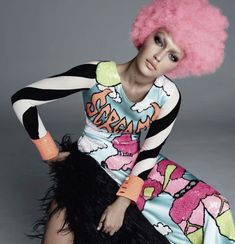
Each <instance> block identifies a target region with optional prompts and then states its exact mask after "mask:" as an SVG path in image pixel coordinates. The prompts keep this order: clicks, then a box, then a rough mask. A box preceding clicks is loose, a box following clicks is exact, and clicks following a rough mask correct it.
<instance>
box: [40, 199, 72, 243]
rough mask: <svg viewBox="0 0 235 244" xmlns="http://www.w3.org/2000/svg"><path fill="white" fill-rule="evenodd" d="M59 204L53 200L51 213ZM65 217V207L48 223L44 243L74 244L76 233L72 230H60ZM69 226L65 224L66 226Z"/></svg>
mask: <svg viewBox="0 0 235 244" xmlns="http://www.w3.org/2000/svg"><path fill="white" fill-rule="evenodd" d="M56 206H57V203H56V201H55V200H54V199H53V200H52V202H51V208H50V211H49V213H51V212H52V211H53V210H54V209H55V208H56ZM64 219H65V209H63V210H59V211H58V212H56V213H55V214H53V215H52V217H51V218H50V219H49V221H48V222H47V224H46V228H45V233H44V236H43V240H42V244H55V243H56V244H72V243H73V239H74V235H73V233H72V232H68V231H66V232H59V233H58V230H60V229H61V227H62V225H63V223H64ZM67 227H68V226H67V225H65V226H64V228H67Z"/></svg>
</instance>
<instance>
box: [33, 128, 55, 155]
mask: <svg viewBox="0 0 235 244" xmlns="http://www.w3.org/2000/svg"><path fill="white" fill-rule="evenodd" d="M31 140H32V142H33V144H34V145H35V146H36V148H37V149H38V151H39V153H40V155H41V158H42V159H43V160H49V159H52V158H54V157H55V156H56V155H58V153H59V149H58V147H57V146H56V144H55V142H54V140H53V139H52V137H51V134H50V133H49V132H47V133H46V135H45V136H43V137H42V138H39V139H31Z"/></svg>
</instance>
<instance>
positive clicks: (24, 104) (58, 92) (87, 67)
mask: <svg viewBox="0 0 235 244" xmlns="http://www.w3.org/2000/svg"><path fill="white" fill-rule="evenodd" d="M96 66H97V62H96V61H94V62H90V63H86V64H82V65H78V66H76V67H74V68H72V69H69V70H68V71H66V72H63V73H60V74H58V75H54V76H50V77H48V78H45V79H42V80H39V81H36V82H34V83H32V84H30V85H28V86H26V87H24V88H22V89H20V90H19V91H17V92H16V93H14V94H13V95H12V97H11V102H12V105H13V109H14V111H15V113H16V116H17V117H18V119H19V120H20V122H21V123H22V125H23V126H24V128H25V130H26V131H27V132H28V134H29V136H30V138H31V140H33V141H36V140H40V139H41V138H43V137H45V135H46V134H47V130H46V128H45V127H44V125H43V122H42V120H41V118H40V116H39V114H38V111H37V106H38V105H41V104H45V103H49V102H52V101H56V100H57V99H59V98H62V97H66V96H68V95H71V94H73V93H76V92H79V91H81V90H85V89H89V88H90V87H92V86H93V85H94V84H95V78H96Z"/></svg>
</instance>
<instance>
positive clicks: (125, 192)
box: [116, 175, 144, 203]
mask: <svg viewBox="0 0 235 244" xmlns="http://www.w3.org/2000/svg"><path fill="white" fill-rule="evenodd" d="M143 184H144V180H142V179H141V178H140V177H138V176H136V175H129V176H128V177H126V180H125V181H124V182H123V183H122V185H121V187H120V188H119V190H118V192H117V193H116V196H123V197H126V198H129V199H130V200H132V201H133V202H135V203H136V202H137V199H138V197H139V194H140V192H141V190H142V186H143Z"/></svg>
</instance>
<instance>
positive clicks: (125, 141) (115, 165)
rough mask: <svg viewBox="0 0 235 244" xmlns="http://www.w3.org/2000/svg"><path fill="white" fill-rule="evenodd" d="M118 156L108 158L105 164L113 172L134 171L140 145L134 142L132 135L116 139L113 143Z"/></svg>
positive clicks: (124, 135)
mask: <svg viewBox="0 0 235 244" xmlns="http://www.w3.org/2000/svg"><path fill="white" fill-rule="evenodd" d="M112 144H113V147H114V148H115V149H117V154H115V155H112V156H110V157H108V158H107V159H106V160H105V164H106V165H107V167H108V168H109V169H111V170H120V169H122V170H128V169H132V168H133V166H134V164H135V160H136V158H137V156H138V152H139V143H138V141H136V140H132V138H131V135H130V134H123V135H121V136H118V137H115V139H114V140H113V141H112Z"/></svg>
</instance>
